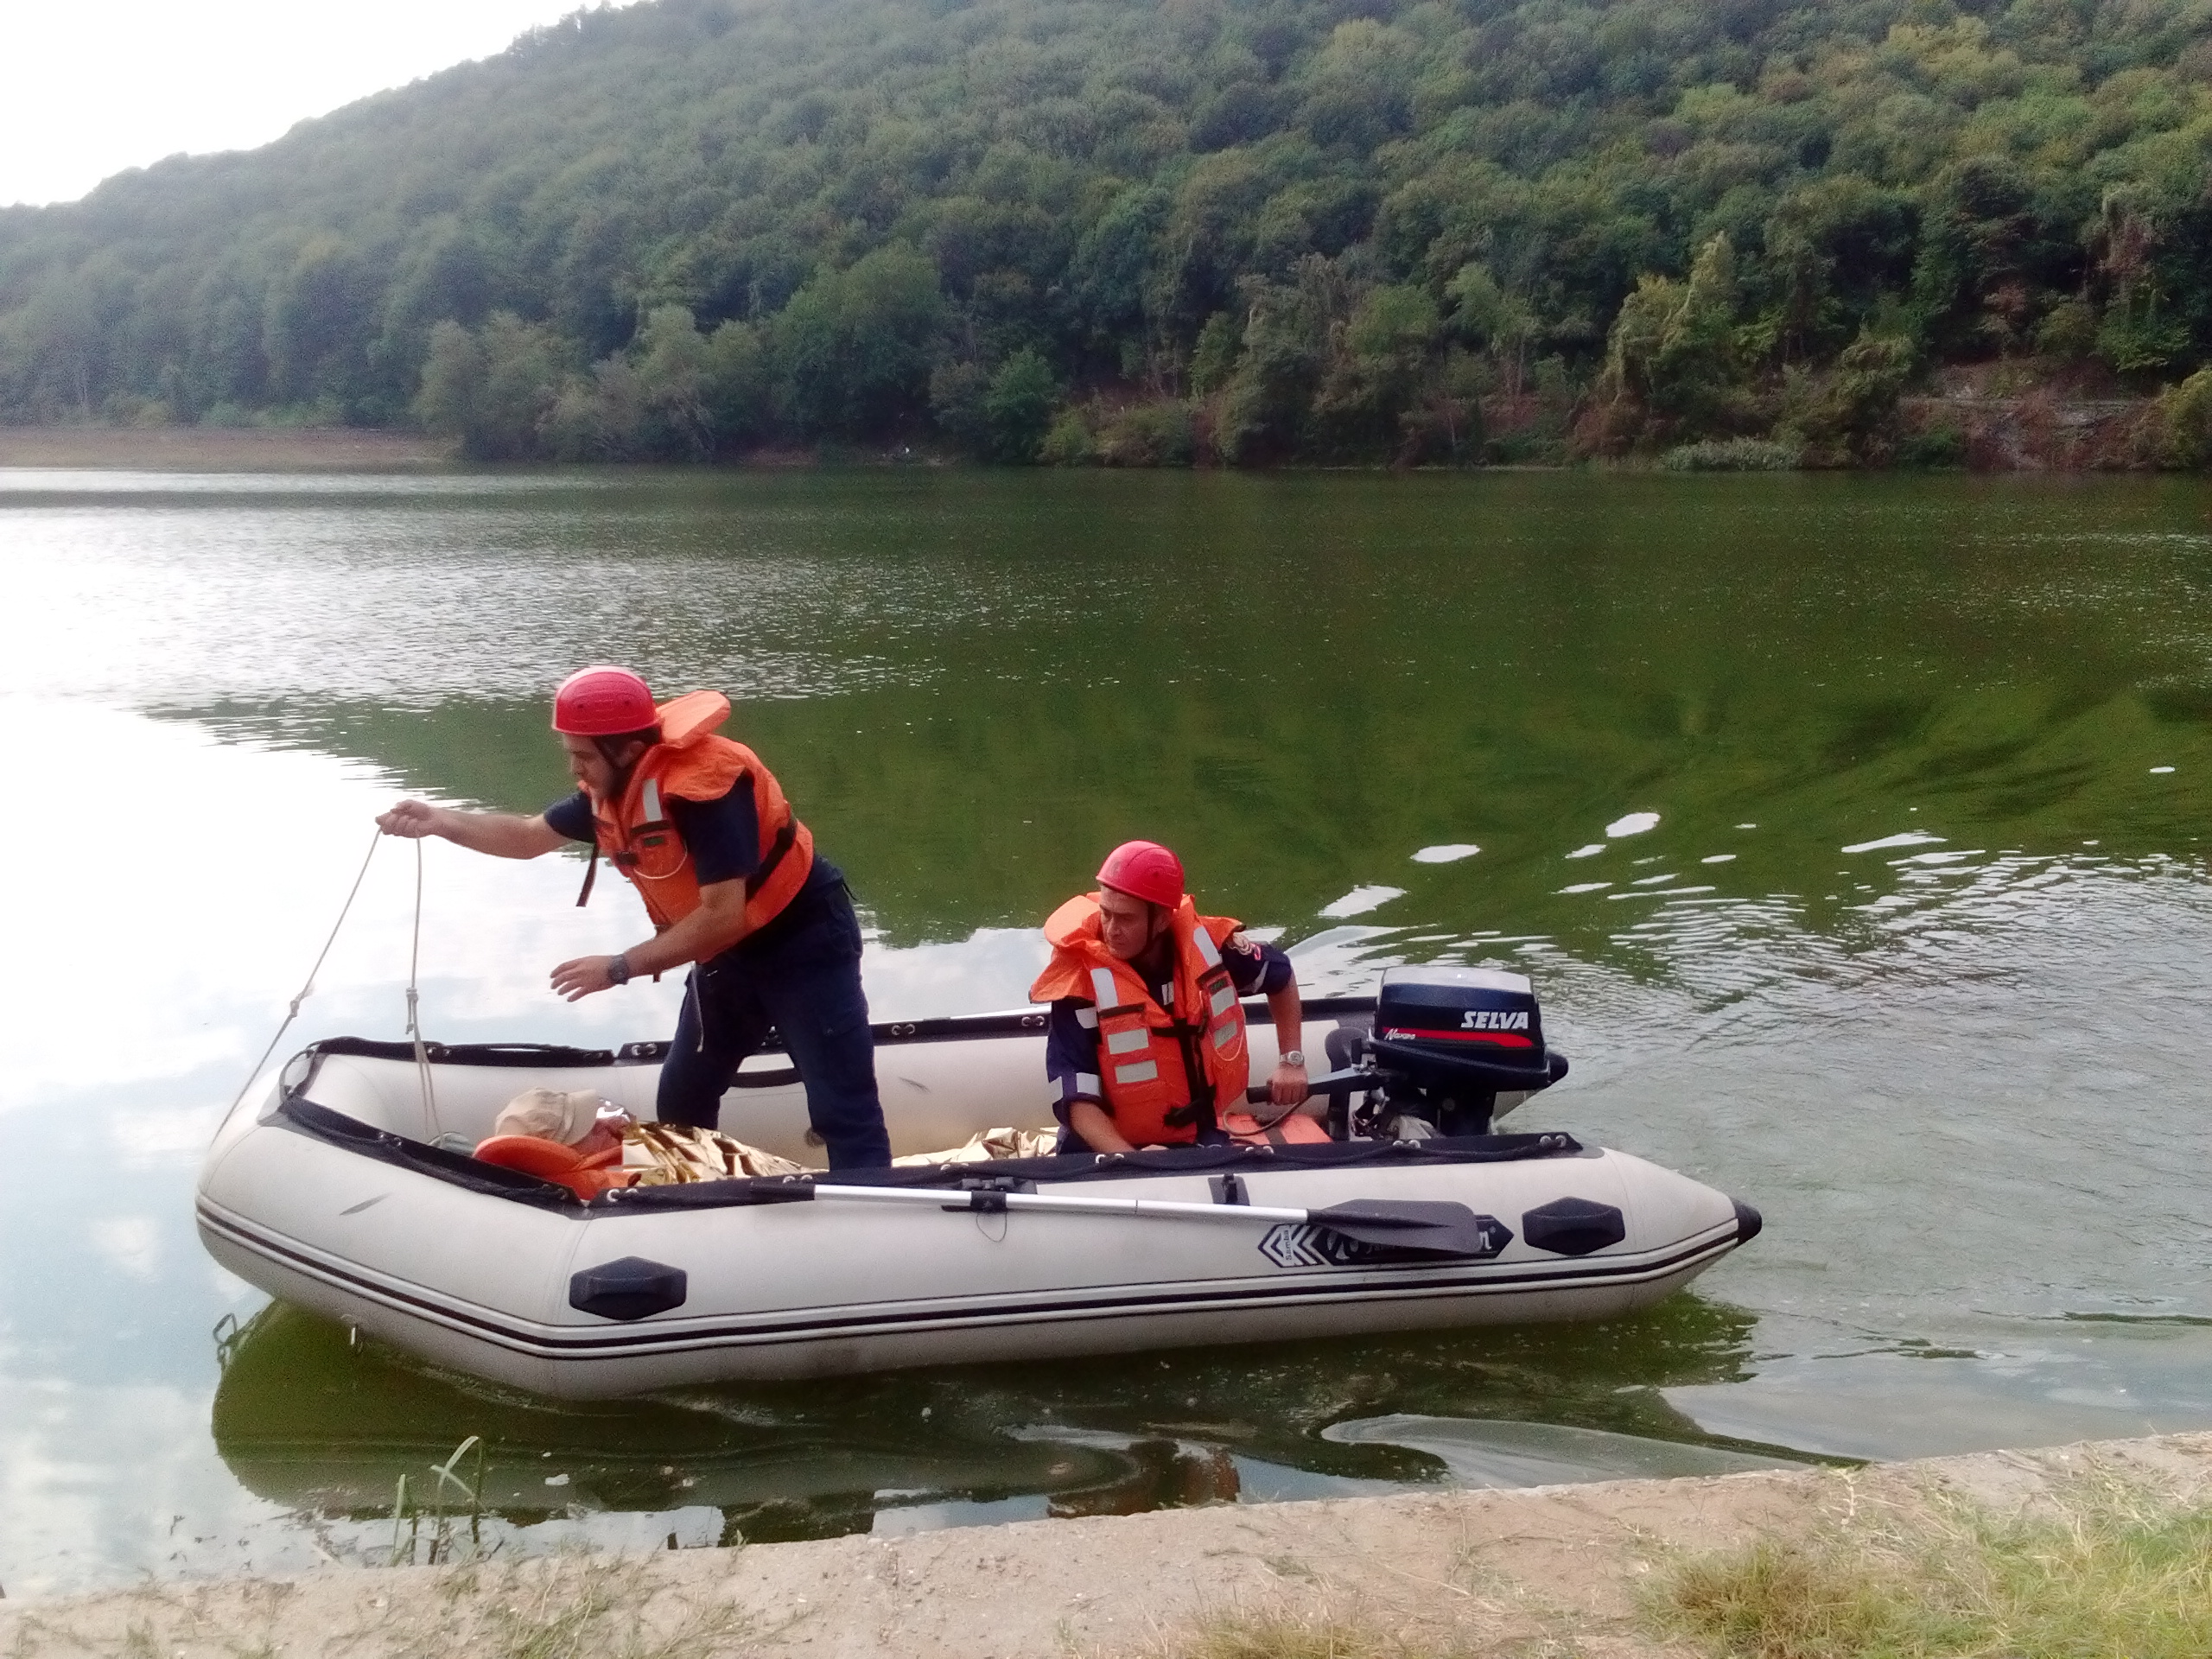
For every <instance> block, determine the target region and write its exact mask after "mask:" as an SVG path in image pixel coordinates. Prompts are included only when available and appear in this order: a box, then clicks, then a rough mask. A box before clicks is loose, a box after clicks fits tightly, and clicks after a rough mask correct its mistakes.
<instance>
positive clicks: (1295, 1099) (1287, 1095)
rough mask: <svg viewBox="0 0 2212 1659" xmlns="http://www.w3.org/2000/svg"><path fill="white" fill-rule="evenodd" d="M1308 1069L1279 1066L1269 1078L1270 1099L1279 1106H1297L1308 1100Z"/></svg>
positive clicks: (1297, 1066)
mask: <svg viewBox="0 0 2212 1659" xmlns="http://www.w3.org/2000/svg"><path fill="white" fill-rule="evenodd" d="M1306 1093H1307V1090H1306V1068H1305V1067H1304V1066H1302V1065H1288V1064H1283V1065H1277V1066H1276V1067H1275V1069H1274V1073H1273V1074H1272V1075H1271V1076H1270V1077H1268V1099H1269V1100H1271V1101H1273V1102H1274V1103H1275V1104H1276V1105H1278V1106H1295V1105H1297V1104H1298V1103H1300V1101H1302V1100H1304V1099H1305V1098H1306Z"/></svg>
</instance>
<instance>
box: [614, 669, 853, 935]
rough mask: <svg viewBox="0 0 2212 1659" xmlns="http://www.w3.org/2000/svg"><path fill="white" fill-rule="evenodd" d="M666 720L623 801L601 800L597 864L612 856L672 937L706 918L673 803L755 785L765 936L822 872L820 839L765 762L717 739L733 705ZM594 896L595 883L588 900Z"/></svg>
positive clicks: (698, 708)
mask: <svg viewBox="0 0 2212 1659" xmlns="http://www.w3.org/2000/svg"><path fill="white" fill-rule="evenodd" d="M659 713H660V741H659V742H658V743H656V744H654V745H653V747H651V748H650V749H647V750H646V751H645V753H644V754H642V755H641V756H639V759H638V764H637V765H636V766H633V767H632V768H631V770H630V777H629V780H628V781H627V782H626V784H625V785H623V789H622V793H621V796H620V798H619V799H612V800H609V799H602V798H601V797H599V796H597V795H593V796H592V797H591V809H592V821H593V824H594V828H595V829H597V831H598V837H599V840H598V846H597V847H596V849H594V854H593V856H594V857H596V856H597V855H599V854H600V853H605V854H606V855H607V857H608V859H610V860H611V861H613V865H614V868H616V869H618V870H620V871H621V872H622V874H625V875H626V876H628V877H629V878H630V880H631V884H632V886H634V887H636V888H637V889H638V896H639V898H641V899H644V900H645V913H646V914H647V915H648V916H651V917H652V918H653V928H654V931H657V932H660V931H666V930H667V929H669V928H671V927H673V926H675V925H676V924H677V923H678V922H680V921H682V920H683V918H685V917H686V916H689V915H690V913H691V912H693V911H695V910H696V909H698V908H699V871H698V868H697V867H696V865H695V864H693V863H692V861H691V849H690V848H688V847H686V846H685V845H684V844H683V836H681V835H680V834H678V833H677V828H676V824H675V822H674V820H673V818H672V817H671V815H670V813H669V810H668V803H669V801H670V799H671V798H674V799H677V800H684V801H712V800H718V799H720V798H721V797H722V796H724V795H727V794H728V793H729V791H731V790H733V789H734V788H735V787H737V785H739V784H741V783H742V782H743V781H745V780H746V779H748V778H749V779H752V782H753V811H754V813H755V815H756V816H757V817H759V818H760V863H759V865H758V866H756V867H755V868H754V869H753V874H751V875H748V876H747V877H746V878H745V922H746V927H747V931H754V930H757V929H759V928H760V927H761V926H763V925H765V924H766V923H767V922H768V921H769V920H771V919H772V918H774V917H775V916H776V915H777V914H778V913H779V912H781V911H782V909H783V908H784V906H785V905H788V904H789V903H791V899H793V897H795V896H796V895H797V893H798V890H799V888H800V887H804V885H805V883H806V876H807V872H808V871H809V870H810V869H812V868H814V836H812V835H811V834H810V833H809V831H808V829H807V827H806V826H805V825H804V824H803V823H800V822H799V821H798V815H797V814H796V813H794V812H793V811H792V810H791V803H790V802H789V801H787V800H785V798H784V791H783V788H782V786H781V785H779V784H778V783H777V782H776V777H775V774H774V773H773V772H770V771H769V770H768V768H767V767H766V766H762V765H761V764H760V756H759V755H757V754H755V753H753V751H752V750H750V749H748V748H747V747H745V745H744V744H742V743H737V742H733V741H731V740H729V739H728V738H727V737H716V736H715V734H714V732H715V727H717V726H719V725H721V723H722V721H726V720H728V718H729V699H728V697H726V696H722V694H721V692H719V691H691V692H687V693H685V694H684V695H683V696H680V697H677V699H675V701H673V702H664V703H663V704H661V705H660V710H659ZM590 894H591V882H590V880H589V878H588V877H587V878H586V880H585V882H584V895H585V897H586V898H588V897H589V896H590ZM576 902H577V903H578V904H582V903H583V899H577V900H576Z"/></svg>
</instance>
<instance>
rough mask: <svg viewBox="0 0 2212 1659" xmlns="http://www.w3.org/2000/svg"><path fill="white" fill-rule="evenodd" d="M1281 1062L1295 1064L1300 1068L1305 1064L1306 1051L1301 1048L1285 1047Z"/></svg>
mask: <svg viewBox="0 0 2212 1659" xmlns="http://www.w3.org/2000/svg"><path fill="white" fill-rule="evenodd" d="M1281 1064H1282V1065H1295V1066H1298V1067H1300V1068H1301V1069H1302V1068H1303V1067H1304V1066H1305V1065H1306V1051H1305V1050H1304V1049H1302V1048H1292V1049H1286V1050H1285V1051H1284V1052H1283V1054H1282V1058H1281Z"/></svg>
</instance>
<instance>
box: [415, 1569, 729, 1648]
mask: <svg viewBox="0 0 2212 1659" xmlns="http://www.w3.org/2000/svg"><path fill="white" fill-rule="evenodd" d="M439 1590H440V1597H439V1599H440V1601H441V1602H442V1606H441V1607H440V1608H439V1609H438V1610H437V1611H436V1613H435V1616H434V1617H432V1618H429V1620H427V1621H425V1623H424V1624H423V1627H422V1628H420V1629H415V1630H406V1631H404V1632H399V1631H386V1632H380V1633H379V1634H380V1635H381V1636H382V1637H383V1638H384V1640H383V1643H382V1644H380V1645H379V1650H380V1651H383V1652H386V1653H390V1654H392V1655H393V1656H395V1659H398V1656H421V1659H432V1656H444V1655H448V1654H454V1653H467V1654H469V1655H471V1656H482V1659H706V1656H709V1655H721V1654H734V1653H741V1652H743V1651H744V1650H745V1649H746V1648H747V1647H748V1646H749V1645H751V1644H750V1642H749V1638H751V1637H754V1636H756V1635H758V1634H759V1632H758V1631H757V1630H755V1628H754V1627H753V1622H752V1621H751V1620H750V1619H749V1618H747V1617H746V1616H745V1614H744V1613H743V1612H741V1611H740V1610H739V1609H737V1608H736V1607H735V1606H734V1605H730V1604H729V1603H728V1602H726V1601H722V1600H720V1599H715V1598H713V1597H707V1598H703V1599H702V1598H701V1597H699V1596H698V1595H697V1594H696V1593H686V1592H684V1591H683V1590H680V1589H678V1588H677V1587H675V1586H671V1585H669V1584H667V1583H666V1582H665V1581H664V1580H663V1579H662V1577H661V1575H660V1574H659V1573H657V1572H656V1571H655V1570H654V1569H653V1567H652V1565H650V1564H648V1563H646V1562H644V1561H641V1560H638V1559H636V1558H624V1557H620V1556H616V1557H595V1556H582V1555H578V1556H569V1557H565V1558H560V1559H558V1560H553V1561H537V1562H510V1563H507V1564H505V1566H502V1567H477V1568H473V1569H467V1570H464V1571H462V1572H461V1573H455V1574H454V1576H453V1577H452V1578H451V1579H450V1580H448V1581H447V1582H445V1583H443V1584H442V1585H441V1586H439Z"/></svg>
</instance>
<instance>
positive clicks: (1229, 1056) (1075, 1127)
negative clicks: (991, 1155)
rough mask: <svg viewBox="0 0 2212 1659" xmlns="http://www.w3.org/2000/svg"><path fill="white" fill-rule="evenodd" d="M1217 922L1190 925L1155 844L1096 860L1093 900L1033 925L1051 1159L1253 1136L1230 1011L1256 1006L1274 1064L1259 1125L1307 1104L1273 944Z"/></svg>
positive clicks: (1236, 1022)
mask: <svg viewBox="0 0 2212 1659" xmlns="http://www.w3.org/2000/svg"><path fill="white" fill-rule="evenodd" d="M1238 929H1239V924H1238V923H1236V922H1235V921H1232V920H1230V918H1227V917H1225V916H1201V915H1199V914H1198V908H1197V906H1195V905H1193V904H1192V901H1191V899H1190V898H1189V896H1188V895H1187V894H1186V893H1185V892H1184V891H1183V864H1182V861H1181V860H1179V859H1178V858H1177V857H1176V856H1175V855H1174V854H1173V853H1172V852H1170V851H1168V849H1166V848H1165V847H1162V846H1161V845H1160V844H1159V843H1158V842H1151V841H1132V842H1125V843H1124V844H1122V846H1119V847H1116V849H1114V850H1113V851H1112V852H1111V853H1109V855H1107V858H1106V861H1105V863H1103V865H1101V866H1100V867H1099V869H1098V891H1097V892H1096V893H1080V894H1078V895H1077V896H1076V897H1075V898H1073V899H1069V900H1068V901H1067V903H1065V904H1064V905H1062V906H1060V907H1059V908H1058V910H1056V911H1054V912H1052V917H1051V918H1050V919H1049V920H1047V921H1046V924H1045V938H1046V943H1048V944H1051V946H1052V961H1051V962H1050V963H1047V964H1046V968H1045V971H1044V972H1043V973H1042V974H1040V975H1039V976H1038V977H1037V982H1036V983H1035V984H1034V985H1032V986H1031V987H1030V988H1029V1000H1030V1001H1033V1002H1049V1003H1051V1004H1052V1014H1051V1016H1050V1019H1049V1022H1048V1024H1047V1027H1046V1038H1045V1071H1046V1076H1047V1077H1050V1078H1051V1079H1052V1083H1053V1084H1055V1085H1056V1087H1057V1088H1058V1091H1059V1098H1058V1101H1057V1102H1055V1103H1054V1110H1055V1111H1056V1112H1057V1113H1058V1116H1059V1119H1060V1122H1061V1125H1062V1130H1063V1133H1062V1135H1061V1150H1062V1151H1064V1152H1082V1151H1085V1150H1088V1151H1091V1152H1129V1151H1133V1150H1135V1148H1137V1147H1154V1146H1190V1145H1192V1144H1195V1143H1211V1142H1217V1141H1224V1140H1227V1139H1229V1138H1230V1134H1231V1133H1232V1132H1233V1131H1236V1130H1243V1131H1244V1132H1245V1133H1246V1134H1248V1135H1249V1134H1250V1133H1253V1132H1255V1131H1256V1130H1258V1129H1260V1128H1261V1126H1260V1125H1259V1124H1257V1123H1255V1122H1253V1121H1252V1120H1250V1119H1249V1118H1246V1117H1245V1116H1244V1110H1245V1089H1246V1087H1247V1085H1248V1084H1249V1081H1250V1075H1251V1060H1250V1056H1249V1053H1248V1052H1247V1048H1246V1044H1245V1033H1244V1009H1243V1004H1242V1003H1241V1002H1240V1001H1238V999H1239V998H1240V997H1242V996H1246V995H1252V994H1253V993H1255V992H1258V993H1262V994H1264V995H1266V997H1267V999H1268V1014H1270V1015H1272V1016H1273V1018H1274V1027H1275V1039H1276V1042H1277V1044H1278V1045H1279V1046H1280V1047H1281V1054H1282V1058H1281V1062H1280V1063H1279V1064H1278V1065H1276V1067H1275V1069H1274V1075H1273V1076H1271V1077H1269V1078H1268V1098H1269V1099H1270V1100H1271V1101H1272V1102H1273V1103H1274V1111H1273V1113H1272V1114H1271V1116H1273V1117H1274V1119H1275V1120H1277V1121H1279V1122H1287V1121H1288V1115H1289V1114H1291V1113H1292V1112H1293V1111H1294V1109H1295V1108H1296V1107H1297V1106H1298V1105H1299V1104H1300V1103H1301V1102H1302V1101H1304V1100H1305V1098H1306V1056H1305V1055H1304V1053H1303V1052H1300V1011H1299V1001H1298V976H1297V975H1296V974H1295V973H1294V972H1293V971H1292V969H1291V965H1290V958H1289V957H1286V956H1285V955H1283V953H1282V952H1281V951H1280V950H1276V949H1275V948H1274V946H1273V945H1270V944H1260V943H1258V942H1257V941H1255V940H1251V939H1247V938H1245V937H1244V936H1243V933H1242V932H1240V931H1238Z"/></svg>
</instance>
